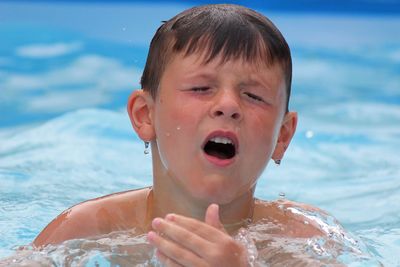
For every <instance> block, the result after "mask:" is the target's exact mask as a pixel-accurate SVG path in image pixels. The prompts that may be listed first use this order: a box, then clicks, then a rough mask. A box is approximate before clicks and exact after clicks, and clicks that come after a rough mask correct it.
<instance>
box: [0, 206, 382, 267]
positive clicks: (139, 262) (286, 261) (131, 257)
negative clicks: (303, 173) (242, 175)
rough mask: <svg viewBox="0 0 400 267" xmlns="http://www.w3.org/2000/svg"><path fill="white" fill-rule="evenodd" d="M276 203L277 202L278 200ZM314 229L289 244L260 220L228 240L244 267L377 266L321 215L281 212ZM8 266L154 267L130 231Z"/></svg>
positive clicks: (24, 255) (29, 252)
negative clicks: (241, 252) (316, 232)
mask: <svg viewBox="0 0 400 267" xmlns="http://www.w3.org/2000/svg"><path fill="white" fill-rule="evenodd" d="M278 201H279V200H278ZM287 210H288V212H293V213H295V214H296V215H297V216H301V217H304V219H308V220H309V221H310V222H311V223H315V224H316V225H318V226H319V228H320V229H321V230H322V231H323V232H324V233H325V234H326V235H325V236H319V237H313V238H290V237H287V236H284V235H281V234H277V233H276V232H277V231H276V230H277V229H278V232H279V228H280V227H281V225H277V224H274V223H272V222H269V221H266V220H262V221H260V222H257V223H254V224H249V225H248V226H247V227H246V228H241V229H239V231H238V232H237V234H236V235H234V239H235V240H237V241H238V242H240V243H242V244H243V245H244V246H245V247H246V248H247V250H248V260H249V266H310V265H312V266H321V265H324V266H336V265H337V264H345V265H346V266H381V263H380V262H379V261H378V260H377V259H375V258H374V257H373V256H372V255H371V254H370V253H369V252H368V250H367V248H366V246H365V245H364V244H363V243H362V242H361V241H360V240H358V239H356V238H355V237H354V236H352V235H351V234H349V233H347V232H346V231H345V230H344V229H343V228H342V227H341V226H340V225H339V224H338V223H337V221H336V220H335V219H334V218H333V217H331V216H329V215H326V214H323V213H318V212H307V211H304V210H301V209H300V208H294V207H291V208H287ZM2 264H3V265H9V266H88V267H89V266H160V263H159V262H158V261H157V259H156V257H155V253H154V249H153V248H152V246H151V245H150V244H149V243H148V242H147V241H146V236H145V235H137V234H136V233H135V230H134V229H132V230H130V231H120V232H113V233H110V234H107V235H102V236H97V237H93V238H90V239H75V240H68V241H65V242H64V243H62V244H60V245H49V246H47V247H45V248H43V249H42V250H40V251H38V250H34V249H32V248H29V247H25V249H23V250H20V251H17V253H16V254H15V255H13V256H12V257H9V258H7V259H3V260H2V261H0V265H2Z"/></svg>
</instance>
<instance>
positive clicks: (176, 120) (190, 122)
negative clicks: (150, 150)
mask: <svg viewBox="0 0 400 267" xmlns="http://www.w3.org/2000/svg"><path fill="white" fill-rule="evenodd" d="M191 114H192V113H191V112H190V111H189V110H185V109H182V108H181V107H180V106H179V105H172V106H168V107H166V106H161V107H160V108H159V110H158V111H157V115H158V116H157V118H156V122H155V131H156V138H157V145H158V148H159V154H160V158H161V161H162V163H163V165H164V167H165V168H166V169H168V170H170V171H172V170H173V169H179V168H180V167H179V166H178V165H179V164H180V163H181V162H183V161H182V157H184V156H183V155H184V153H186V150H185V148H186V149H187V147H188V145H189V144H190V143H193V140H192V138H193V136H194V134H195V118H194V116H193V115H191ZM189 138H190V139H189Z"/></svg>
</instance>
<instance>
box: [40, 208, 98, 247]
mask: <svg viewBox="0 0 400 267" xmlns="http://www.w3.org/2000/svg"><path fill="white" fill-rule="evenodd" d="M92 213H93V212H91V211H90V207H88V205H82V206H80V205H77V206H74V207H72V208H70V209H68V210H66V211H64V212H63V213H61V214H60V215H58V216H57V217H56V218H55V219H54V220H53V221H51V222H50V223H49V224H48V225H47V226H46V227H45V228H44V229H43V231H42V232H40V233H39V235H38V236H37V237H36V238H35V240H34V241H33V246H34V247H37V248H39V247H43V246H46V245H49V244H59V243H62V242H63V241H65V240H69V239H75V238H82V237H87V236H91V235H96V234H98V230H97V229H96V227H95V226H94V225H93V224H94V221H95V218H93V217H94V216H92Z"/></svg>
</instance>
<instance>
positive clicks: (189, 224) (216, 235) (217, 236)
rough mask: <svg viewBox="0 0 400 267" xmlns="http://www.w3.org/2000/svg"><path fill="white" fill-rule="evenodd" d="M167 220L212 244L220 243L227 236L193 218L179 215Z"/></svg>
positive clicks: (168, 217) (169, 216) (173, 215)
mask: <svg viewBox="0 0 400 267" xmlns="http://www.w3.org/2000/svg"><path fill="white" fill-rule="evenodd" d="M165 219H166V220H167V221H169V222H173V223H175V224H177V225H179V226H181V227H182V228H184V229H186V230H187V231H189V232H192V233H196V234H197V235H198V236H200V237H202V238H203V239H205V240H209V241H210V242H218V241H220V240H221V239H222V238H224V237H225V236H226V234H225V232H223V231H221V230H219V229H217V228H215V227H213V226H211V225H208V224H206V223H204V222H201V221H198V220H196V219H193V218H188V217H185V216H181V215H178V214H168V215H167V216H166V217H165Z"/></svg>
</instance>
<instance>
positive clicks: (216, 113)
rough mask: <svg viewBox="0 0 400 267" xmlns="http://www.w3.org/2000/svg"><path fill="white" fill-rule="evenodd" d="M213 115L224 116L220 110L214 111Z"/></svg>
mask: <svg viewBox="0 0 400 267" xmlns="http://www.w3.org/2000/svg"><path fill="white" fill-rule="evenodd" d="M215 115H216V116H222V115H224V113H223V112H222V111H221V110H217V111H215Z"/></svg>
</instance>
